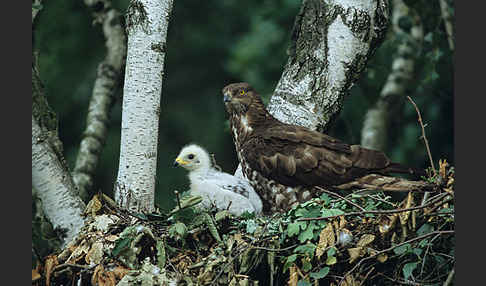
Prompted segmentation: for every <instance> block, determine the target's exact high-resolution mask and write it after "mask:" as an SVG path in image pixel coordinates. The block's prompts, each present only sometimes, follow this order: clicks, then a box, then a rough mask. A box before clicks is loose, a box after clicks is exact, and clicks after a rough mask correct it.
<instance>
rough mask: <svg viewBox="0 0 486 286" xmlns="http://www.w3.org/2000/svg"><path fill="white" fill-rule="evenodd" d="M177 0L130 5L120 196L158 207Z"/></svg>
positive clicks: (137, 207) (124, 203)
mask: <svg viewBox="0 0 486 286" xmlns="http://www.w3.org/2000/svg"><path fill="white" fill-rule="evenodd" d="M171 9H172V0H165V1H160V0H135V1H131V2H130V4H129V6H128V10H127V21H126V23H127V32H128V47H127V49H128V50H127V61H126V68H125V84H124V90H123V104H122V128H121V145H120V163H119V167H118V177H117V182H116V184H115V201H116V202H117V204H118V205H119V206H120V207H122V208H125V209H128V210H131V211H135V212H152V211H154V194H155V175H156V167H157V143H158V134H159V132H158V130H159V128H158V127H159V115H160V104H161V91H162V79H163V72H164V56H165V46H166V44H165V41H166V38H167V27H168V25H169V16H170V12H171Z"/></svg>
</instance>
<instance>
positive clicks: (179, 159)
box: [173, 157, 189, 167]
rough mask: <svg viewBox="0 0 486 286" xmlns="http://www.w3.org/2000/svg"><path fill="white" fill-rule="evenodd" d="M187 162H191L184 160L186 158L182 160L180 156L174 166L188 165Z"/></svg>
mask: <svg viewBox="0 0 486 286" xmlns="http://www.w3.org/2000/svg"><path fill="white" fill-rule="evenodd" d="M187 163H189V162H187V161H184V160H182V159H181V158H179V157H178V158H177V159H175V161H174V165H173V166H174V167H177V166H183V165H186V164H187Z"/></svg>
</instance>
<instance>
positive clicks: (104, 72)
mask: <svg viewBox="0 0 486 286" xmlns="http://www.w3.org/2000/svg"><path fill="white" fill-rule="evenodd" d="M84 2H85V4H86V5H87V6H88V7H92V6H94V5H100V4H102V5H103V9H98V10H97V11H100V12H96V11H95V12H93V17H94V21H93V22H94V23H100V24H101V25H102V29H103V34H104V36H105V39H106V43H105V45H106V57H105V59H104V60H103V62H101V63H100V64H99V66H98V76H97V78H96V81H95V83H94V86H93V92H92V96H91V100H90V102H89V108H88V114H87V116H86V129H85V130H84V132H83V139H82V140H81V143H80V145H79V151H78V155H77V157H76V164H75V166H74V171H73V180H74V183H75V184H76V186H77V189H78V193H79V195H80V196H81V198H82V199H83V200H84V201H88V200H89V197H88V195H89V191H91V189H92V187H93V184H94V182H93V180H94V173H95V171H96V167H97V166H98V160H99V157H100V155H101V152H102V149H103V146H104V142H105V138H106V134H107V132H108V122H109V115H110V110H111V107H112V105H113V101H114V97H115V91H116V90H117V85H118V83H119V80H120V77H121V73H122V68H123V63H124V60H125V57H126V49H127V47H126V37H125V33H124V31H123V28H122V26H121V23H120V13H119V12H118V11H116V10H115V9H114V8H112V7H111V1H106V0H105V1H99V0H85V1H84Z"/></svg>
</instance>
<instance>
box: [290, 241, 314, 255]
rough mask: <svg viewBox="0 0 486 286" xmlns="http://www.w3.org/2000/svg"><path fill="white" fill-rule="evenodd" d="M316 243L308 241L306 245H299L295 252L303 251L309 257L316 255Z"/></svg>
mask: <svg viewBox="0 0 486 286" xmlns="http://www.w3.org/2000/svg"><path fill="white" fill-rule="evenodd" d="M316 247H317V246H316V245H315V244H313V243H306V244H304V245H299V246H297V247H296V248H295V249H294V253H302V254H304V255H307V256H309V257H313V256H314V251H315V250H316Z"/></svg>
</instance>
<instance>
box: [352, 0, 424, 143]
mask: <svg viewBox="0 0 486 286" xmlns="http://www.w3.org/2000/svg"><path fill="white" fill-rule="evenodd" d="M404 19H408V22H410V23H412V25H411V26H410V27H408V29H404V28H403V27H401V26H400V23H404V22H405V21H404ZM392 25H393V30H394V32H395V34H394V35H395V37H396V38H397V39H398V40H399V41H400V43H399V45H398V49H397V53H396V58H395V59H394V60H393V62H392V70H391V73H390V74H389V75H388V78H387V80H386V83H385V85H384V86H383V88H382V90H381V93H380V97H379V99H378V101H377V102H376V104H375V106H374V107H373V108H371V109H370V110H368V112H367V113H366V116H365V121H364V124H363V128H362V129H361V145H362V146H364V147H366V148H370V149H375V150H380V151H385V150H386V143H387V133H388V123H389V121H390V114H393V113H394V112H393V111H392V110H397V108H399V106H401V104H399V103H401V102H403V100H404V98H405V93H406V90H407V88H408V87H409V85H410V83H411V81H412V79H413V75H414V65H415V60H416V59H417V57H418V55H419V53H420V52H419V51H420V50H421V48H422V42H423V38H424V35H423V28H422V23H421V21H420V17H419V15H418V14H417V13H416V12H415V11H414V10H411V9H410V8H409V7H408V6H407V5H405V3H404V2H403V1H402V0H394V1H393V14H392Z"/></svg>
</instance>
